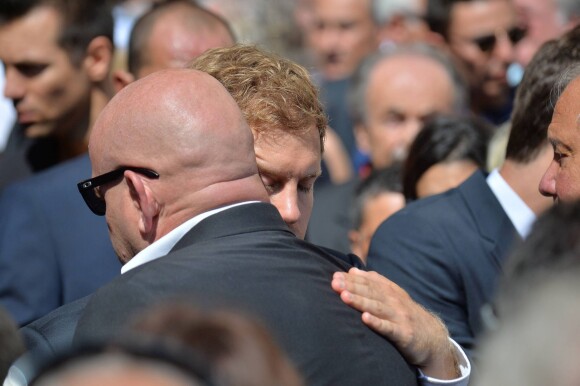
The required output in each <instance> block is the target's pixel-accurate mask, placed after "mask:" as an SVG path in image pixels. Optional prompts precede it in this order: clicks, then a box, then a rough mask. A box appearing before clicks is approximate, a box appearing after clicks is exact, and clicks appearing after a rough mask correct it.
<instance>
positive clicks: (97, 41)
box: [83, 36, 113, 82]
mask: <svg viewBox="0 0 580 386" xmlns="http://www.w3.org/2000/svg"><path fill="white" fill-rule="evenodd" d="M112 61H113V44H112V43H111V41H110V40H109V39H107V38H106V37H104V36H97V37H96V38H94V39H93V40H91V42H90V43H89V46H88V47H87V54H86V56H85V59H84V61H83V65H84V66H85V69H86V71H87V74H88V75H89V78H90V79H91V80H92V81H93V82H102V81H103V80H105V79H106V78H107V76H109V70H110V68H111V66H112Z"/></svg>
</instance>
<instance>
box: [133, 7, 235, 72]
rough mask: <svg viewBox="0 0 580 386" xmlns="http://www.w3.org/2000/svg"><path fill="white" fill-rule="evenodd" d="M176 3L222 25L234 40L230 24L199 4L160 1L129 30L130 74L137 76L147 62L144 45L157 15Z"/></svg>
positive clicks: (159, 15)
mask: <svg viewBox="0 0 580 386" xmlns="http://www.w3.org/2000/svg"><path fill="white" fill-rule="evenodd" d="M176 4H178V5H180V6H186V7H187V8H188V9H190V10H191V13H192V14H198V15H200V17H203V18H205V19H207V20H209V21H210V22H212V23H213V24H215V25H221V26H223V27H224V28H225V29H226V30H227V32H228V33H229V34H230V36H231V37H232V41H235V40H236V39H235V35H234V32H233V31H232V28H231V26H230V24H229V23H228V22H227V21H226V20H225V19H224V18H222V17H221V16H219V15H217V14H215V13H213V12H211V11H210V10H208V9H205V8H203V7H202V6H200V5H197V4H196V3H195V2H193V1H191V0H165V1H163V2H160V3H155V4H154V5H153V6H152V7H151V8H150V9H149V10H148V11H147V12H145V13H144V14H143V15H141V17H140V18H139V19H137V21H136V22H135V24H134V25H133V29H132V30H131V35H130V37H129V49H128V51H127V69H128V70H129V72H130V73H131V74H133V75H135V76H137V74H138V72H139V70H140V69H141V68H142V67H143V66H144V65H145V64H146V63H147V60H148V50H147V49H146V45H147V42H148V40H149V37H150V35H151V31H152V29H153V27H154V25H155V22H156V21H157V19H158V18H159V17H161V16H162V15H164V14H165V13H167V12H168V11H170V10H171V9H172V8H173V7H174V6H175V5H176ZM191 59H193V58H191Z"/></svg>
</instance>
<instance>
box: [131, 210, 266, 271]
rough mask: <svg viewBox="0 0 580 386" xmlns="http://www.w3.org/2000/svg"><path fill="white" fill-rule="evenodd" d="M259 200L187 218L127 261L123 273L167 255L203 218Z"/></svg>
mask: <svg viewBox="0 0 580 386" xmlns="http://www.w3.org/2000/svg"><path fill="white" fill-rule="evenodd" d="M253 202H257V201H246V202H240V203H237V204H233V205H228V206H224V207H221V208H218V209H213V210H210V211H207V212H204V213H201V214H198V215H197V216H195V217H193V218H191V219H189V220H187V221H186V222H184V223H183V224H181V225H179V226H178V227H177V228H175V229H173V230H172V231H171V232H169V233H167V234H166V235H165V236H163V237H161V238H159V240H156V241H155V242H153V243H152V244H151V245H149V246H148V247H147V248H145V249H143V250H142V251H141V252H139V253H138V254H136V255H135V256H134V257H133V258H132V259H131V260H129V261H128V262H127V264H125V265H124V266H123V267H121V274H124V273H126V272H128V271H130V270H132V269H133V268H137V267H139V266H141V265H143V264H145V263H148V262H150V261H153V260H157V259H158V258H160V257H162V256H165V255H167V254H168V253H169V252H170V251H171V249H172V248H173V247H174V246H175V244H177V242H178V241H179V240H181V238H182V237H183V236H184V235H185V234H186V233H187V232H189V231H190V230H191V229H193V227H194V226H196V225H197V224H199V223H200V222H201V221H202V220H204V219H206V218H208V217H209V216H212V215H214V214H216V213H219V212H222V211H224V210H226V209H230V208H233V207H235V206H239V205H245V204H251V203H253Z"/></svg>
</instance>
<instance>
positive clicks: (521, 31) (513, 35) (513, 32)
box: [472, 27, 528, 52]
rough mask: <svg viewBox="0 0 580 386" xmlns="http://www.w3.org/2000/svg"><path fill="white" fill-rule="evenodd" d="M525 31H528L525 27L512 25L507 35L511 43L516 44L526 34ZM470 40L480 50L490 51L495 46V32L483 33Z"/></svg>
mask: <svg viewBox="0 0 580 386" xmlns="http://www.w3.org/2000/svg"><path fill="white" fill-rule="evenodd" d="M527 32H528V31H527V30H526V29H525V28H521V27H513V28H510V29H509V30H508V31H507V37H508V39H509V40H510V42H511V43H512V44H516V43H518V42H519V41H520V40H522V39H523V38H524V36H526V33H527ZM472 41H473V42H474V43H475V44H477V46H478V47H479V49H480V50H481V51H483V52H491V51H493V49H494V48H495V45H496V44H497V36H496V35H495V34H493V35H485V36H480V37H477V38H474V39H473V40H472Z"/></svg>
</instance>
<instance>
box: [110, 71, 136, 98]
mask: <svg viewBox="0 0 580 386" xmlns="http://www.w3.org/2000/svg"><path fill="white" fill-rule="evenodd" d="M134 81H135V77H134V76H133V74H131V73H130V72H128V71H125V70H115V71H113V87H114V88H115V93H118V92H119V91H121V90H122V89H123V88H124V87H125V86H127V85H128V84H129V83H133V82H134Z"/></svg>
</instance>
